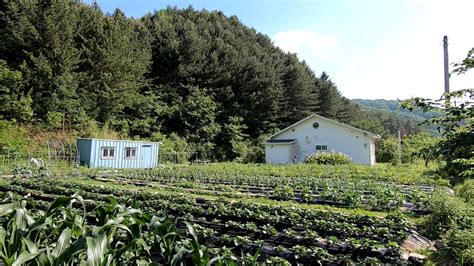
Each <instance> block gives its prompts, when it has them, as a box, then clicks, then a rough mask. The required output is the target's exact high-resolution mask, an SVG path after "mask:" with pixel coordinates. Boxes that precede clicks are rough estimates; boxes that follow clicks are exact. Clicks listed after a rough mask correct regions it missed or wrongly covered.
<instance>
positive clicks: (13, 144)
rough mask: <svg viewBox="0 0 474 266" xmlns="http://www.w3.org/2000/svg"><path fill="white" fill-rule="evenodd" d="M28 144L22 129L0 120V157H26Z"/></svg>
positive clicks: (24, 131)
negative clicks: (12, 155) (13, 155)
mask: <svg viewBox="0 0 474 266" xmlns="http://www.w3.org/2000/svg"><path fill="white" fill-rule="evenodd" d="M28 144H29V141H28V136H27V133H26V130H25V128H24V127H20V126H18V125H16V124H15V123H13V122H9V121H4V120H0V155H9V154H10V155H11V154H16V155H19V156H26V155H27V153H28Z"/></svg>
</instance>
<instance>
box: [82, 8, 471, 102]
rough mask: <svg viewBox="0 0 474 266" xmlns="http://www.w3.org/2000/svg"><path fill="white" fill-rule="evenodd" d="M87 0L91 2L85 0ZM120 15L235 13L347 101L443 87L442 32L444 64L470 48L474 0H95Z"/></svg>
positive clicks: (463, 80)
mask: <svg viewBox="0 0 474 266" xmlns="http://www.w3.org/2000/svg"><path fill="white" fill-rule="evenodd" d="M85 2H86V3H90V2H91V1H90V0H86V1H85ZM96 2H97V3H98V4H99V6H100V7H101V8H102V10H103V11H105V12H110V13H111V12H113V11H114V10H115V9H116V8H120V9H121V10H122V11H123V12H125V14H126V15H127V16H130V17H135V18H139V17H141V16H142V15H144V14H146V13H148V12H153V11H155V10H160V9H163V8H166V7H167V6H177V7H179V8H186V7H189V6H192V7H194V8H195V9H198V10H201V9H206V10H220V11H222V12H224V14H225V15H227V16H232V15H236V16H237V17H238V18H239V19H240V21H241V22H242V23H244V24H245V25H247V26H249V27H252V28H255V29H256V30H257V31H259V32H261V33H264V34H266V35H268V36H269V37H270V38H271V39H272V40H273V43H274V44H275V45H277V46H279V47H280V48H282V49H283V50H284V51H287V52H292V53H296V54H297V55H298V57H299V58H300V60H304V61H305V62H306V63H307V64H308V65H309V66H310V67H311V69H312V70H313V71H314V72H315V73H316V74H317V75H320V74H321V72H323V71H325V72H326V73H328V74H329V76H330V77H331V79H332V80H333V81H334V82H335V83H336V85H337V86H338V89H339V90H340V91H341V92H342V94H343V95H344V96H346V97H348V98H350V99H356V98H361V99H406V98H410V97H414V96H419V97H427V98H438V97H440V96H441V94H442V93H443V92H444V76H443V45H442V40H443V36H444V35H447V36H448V40H449V41H448V43H449V46H448V47H449V62H450V70H452V69H453V66H452V64H454V63H456V62H459V61H461V60H462V59H464V58H465V57H466V55H467V52H468V51H469V50H470V49H471V48H473V47H474V29H473V25H474V24H473V23H472V16H473V13H472V11H473V10H474V0H449V1H448V0H445V1H444V0H293V1H291V0H273V1H272V0H253V1H251V0H240V1H238V0H207V1H203V0H201V1H198V0H195V1H189V0H188V1H184V0H180V1H165V0H161V1H157V0H121V1H119V0H97V1H96ZM450 87H451V89H452V90H456V89H463V88H474V70H472V71H470V72H468V73H467V74H464V75H460V76H459V75H456V74H453V75H451V78H450Z"/></svg>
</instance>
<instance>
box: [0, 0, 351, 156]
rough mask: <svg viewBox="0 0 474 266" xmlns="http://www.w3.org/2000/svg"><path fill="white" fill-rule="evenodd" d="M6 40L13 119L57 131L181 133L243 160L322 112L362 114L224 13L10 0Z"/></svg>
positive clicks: (4, 10)
mask: <svg viewBox="0 0 474 266" xmlns="http://www.w3.org/2000/svg"><path fill="white" fill-rule="evenodd" d="M0 41H1V43H0V59H1V61H0V68H1V70H0V71H1V80H0V82H1V87H0V88H1V91H0V101H1V103H2V104H1V110H0V116H1V118H3V119H7V120H12V121H16V122H19V123H27V124H35V125H37V126H41V127H42V128H46V129H49V130H55V129H65V130H67V131H76V132H78V133H79V135H82V136H90V135H93V134H94V129H97V128H100V127H104V126H106V127H107V128H112V129H113V130H115V131H118V132H119V133H120V134H121V135H123V136H128V137H135V136H137V137H142V138H151V137H153V136H154V135H155V137H157V136H158V137H167V136H170V135H172V136H173V138H174V139H177V138H183V139H184V140H185V141H187V142H188V143H190V144H192V146H193V147H194V148H195V150H197V151H199V152H201V153H207V154H210V153H214V152H215V151H217V152H218V154H219V157H220V159H233V157H235V156H237V154H236V153H237V152H238V151H236V150H237V149H238V147H241V146H242V145H241V144H242V143H244V144H250V142H253V144H255V143H256V142H258V141H259V138H260V137H261V136H264V135H266V134H269V133H271V132H273V131H274V130H275V129H277V128H282V127H284V126H287V125H288V124H290V123H293V122H295V121H297V120H299V119H301V118H303V117H305V116H307V115H308V114H310V113H312V112H316V113H319V114H321V115H324V116H327V117H330V118H335V119H338V120H340V121H342V122H350V121H351V120H353V118H354V116H355V115H357V114H358V113H359V110H358V108H357V106H356V105H354V104H351V103H350V101H349V100H348V99H346V98H344V97H343V96H341V94H340V93H339V91H338V90H337V88H336V86H335V84H334V83H332V82H331V80H330V78H329V76H328V75H327V74H325V73H323V75H322V76H321V77H317V76H315V74H314V72H313V71H311V69H310V68H309V67H308V66H307V65H306V64H305V63H304V62H302V61H300V60H299V59H298V58H297V57H296V55H295V54H288V53H284V52H283V51H282V50H280V49H279V48H277V47H276V46H275V45H273V43H272V41H271V40H270V39H269V37H268V36H266V35H263V34H261V33H258V32H257V31H256V30H255V29H252V28H249V27H247V26H245V25H243V24H242V23H241V22H240V21H239V20H238V18H237V17H235V16H232V17H226V16H225V15H223V14H222V13H221V12H208V11H196V10H193V9H192V8H188V9H185V10H180V9H176V8H168V9H166V10H160V11H157V12H155V13H153V14H147V15H145V16H144V17H142V18H140V19H133V18H127V17H126V16H125V15H124V13H122V12H121V11H120V10H117V11H115V12H114V13H113V14H104V13H103V12H102V11H101V10H100V8H99V7H98V5H97V4H93V5H92V6H89V5H86V4H82V3H76V2H72V1H51V2H44V3H43V2H41V3H40V2H35V1H24V2H17V3H15V2H2V4H1V20H0Z"/></svg>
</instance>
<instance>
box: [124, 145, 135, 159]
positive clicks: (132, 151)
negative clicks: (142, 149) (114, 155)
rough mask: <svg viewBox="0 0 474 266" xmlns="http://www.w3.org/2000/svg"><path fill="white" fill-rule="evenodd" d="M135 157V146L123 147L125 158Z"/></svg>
mask: <svg viewBox="0 0 474 266" xmlns="http://www.w3.org/2000/svg"><path fill="white" fill-rule="evenodd" d="M136 157H137V148H125V159H135V158H136Z"/></svg>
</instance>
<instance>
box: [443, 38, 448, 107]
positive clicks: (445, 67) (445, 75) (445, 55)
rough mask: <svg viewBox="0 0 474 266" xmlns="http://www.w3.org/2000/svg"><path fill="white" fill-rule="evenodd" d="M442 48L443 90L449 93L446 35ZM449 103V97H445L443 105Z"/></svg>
mask: <svg viewBox="0 0 474 266" xmlns="http://www.w3.org/2000/svg"><path fill="white" fill-rule="evenodd" d="M443 50H444V92H445V93H449V59H448V36H446V35H444V37H443ZM449 104H450V99H449V97H446V103H445V106H446V107H448V106H449Z"/></svg>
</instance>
